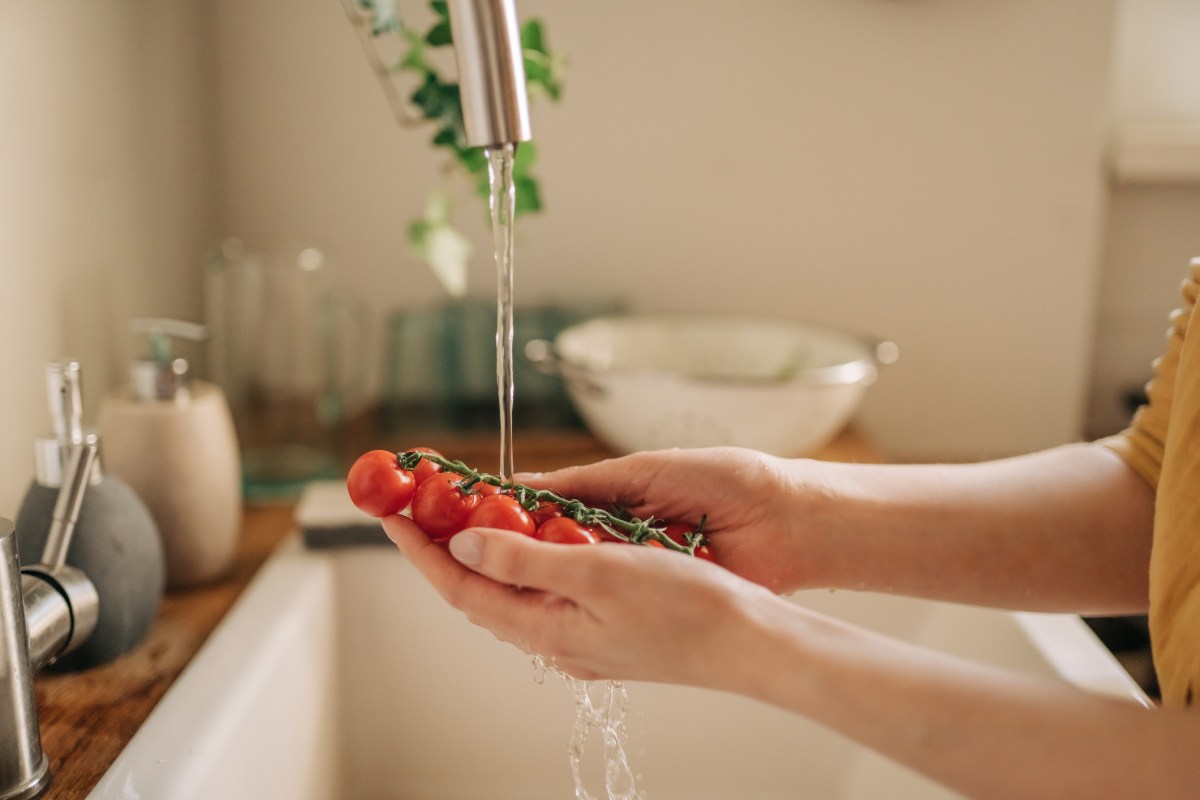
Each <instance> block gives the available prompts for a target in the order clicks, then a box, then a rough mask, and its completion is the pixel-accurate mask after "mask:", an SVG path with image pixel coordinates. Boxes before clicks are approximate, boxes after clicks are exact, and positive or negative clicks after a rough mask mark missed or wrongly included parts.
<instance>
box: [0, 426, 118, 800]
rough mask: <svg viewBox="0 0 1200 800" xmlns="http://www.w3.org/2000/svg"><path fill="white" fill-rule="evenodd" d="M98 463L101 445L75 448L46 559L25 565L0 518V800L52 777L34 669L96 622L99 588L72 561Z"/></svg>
mask: <svg viewBox="0 0 1200 800" xmlns="http://www.w3.org/2000/svg"><path fill="white" fill-rule="evenodd" d="M95 462H96V445H95V444H94V443H87V444H84V445H80V446H78V447H76V448H74V450H73V451H72V453H71V457H70V459H69V461H68V463H67V468H66V472H65V473H64V476H63V483H62V488H61V489H60V490H59V493H58V501H57V503H56V505H55V508H54V519H53V522H52V526H51V529H50V535H49V537H48V538H47V540H46V547H45V550H44V552H43V553H42V560H41V561H40V562H39V563H37V564H33V565H30V566H28V567H25V568H24V569H22V568H20V567H19V566H18V562H17V535H16V527H15V526H14V524H13V523H12V522H11V521H9V520H7V519H0V603H2V606H0V682H2V683H3V693H4V702H3V703H0V800H27V798H31V797H35V796H37V795H38V794H39V793H40V792H42V791H43V790H44V789H45V788H46V786H47V784H48V783H49V781H50V771H49V765H48V763H47V761H46V756H45V754H44V753H43V752H42V745H41V733H40V731H39V729H38V721H37V706H36V703H35V701H34V693H33V674H34V673H35V672H37V670H39V669H40V668H42V667H44V666H46V665H47V664H49V663H51V662H52V661H54V660H55V659H57V658H59V657H60V656H63V655H65V654H67V653H69V652H71V651H72V650H74V649H76V648H77V647H79V646H80V645H81V644H82V643H83V642H85V641H86V640H87V638H88V636H90V635H91V633H92V631H93V630H94V629H95V627H96V621H97V619H98V616H99V606H100V602H99V598H98V596H97V594H96V587H95V586H93V585H92V582H91V581H90V580H88V577H87V576H86V575H85V574H84V573H83V572H81V571H79V570H77V569H75V568H73V567H70V566H68V565H67V564H66V557H67V548H68V547H69V546H70V543H71V536H72V534H73V533H74V529H75V523H76V521H77V520H78V518H79V508H80V506H81V505H82V504H83V497H84V493H85V492H86V491H87V486H88V481H89V480H90V478H91V473H92V467H93V465H94V464H95Z"/></svg>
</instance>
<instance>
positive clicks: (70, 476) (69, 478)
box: [42, 442, 96, 572]
mask: <svg viewBox="0 0 1200 800" xmlns="http://www.w3.org/2000/svg"><path fill="white" fill-rule="evenodd" d="M95 464H96V443H95V442H88V443H87V444H83V445H80V446H78V447H74V448H72V449H71V453H70V455H69V456H68V460H67V469H66V472H65V473H63V482H62V486H61V487H60V488H59V490H58V498H57V499H56V500H55V501H54V518H53V519H52V520H51V522H50V533H49V534H48V535H47V536H46V547H45V549H44V550H43V551H42V564H43V565H44V566H45V567H46V568H48V569H49V570H50V571H51V572H54V571H56V570H59V569H62V567H63V565H64V564H66V563H67V548H69V547H70V546H71V535H72V534H73V533H74V532H75V523H76V522H78V521H79V509H80V508H81V507H82V506H83V497H84V494H85V493H86V492H87V487H88V483H89V482H90V480H91V476H92V467H93V466H95Z"/></svg>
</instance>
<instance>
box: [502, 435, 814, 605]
mask: <svg viewBox="0 0 1200 800" xmlns="http://www.w3.org/2000/svg"><path fill="white" fill-rule="evenodd" d="M794 463H795V462H789V461H786V460H784V459H780V458H775V457H773V456H768V455H765V454H763V453H759V452H756V451H753V450H746V449H741V448H733V447H718V448H708V449H692V450H660V451H654V452H645V453H634V454H633V455H628V456H623V457H621V458H614V459H609V460H607V461H601V462H598V463H596V464H590V465H586V466H579V467H568V468H566V469H561V470H557V471H555V472H548V473H536V474H523V475H518V476H517V480H518V481H519V482H521V483H525V484H528V485H530V486H533V487H535V488H539V489H552V490H553V491H555V492H557V493H559V494H561V495H563V496H565V497H570V498H576V499H579V500H582V501H583V502H585V503H587V504H588V505H591V506H596V507H600V508H607V507H611V506H620V507H622V508H624V509H625V510H626V511H628V512H629V513H630V514H632V515H634V516H636V517H639V518H642V519H646V518H649V517H655V518H658V519H663V520H671V521H680V522H687V523H690V524H697V523H699V522H700V518H701V516H702V515H706V517H707V519H706V521H705V527H704V534H705V536H706V537H707V538H708V540H709V549H710V550H711V551H712V554H713V556H714V557H715V558H716V560H717V562H718V563H719V564H721V565H722V566H723V567H725V568H727V569H729V570H730V571H732V572H734V573H736V574H738V575H741V576H742V577H744V578H746V579H748V580H751V581H753V582H755V583H758V584H761V585H763V586H765V587H767V588H768V589H771V590H772V591H774V592H787V591H791V590H794V589H796V588H799V587H800V586H802V585H805V577H804V576H805V572H806V559H805V553H804V552H803V548H802V547H801V541H800V540H801V538H802V537H801V536H800V532H801V526H800V524H799V522H800V521H799V520H798V519H797V513H796V508H797V506H798V505H799V503H800V501H801V497H800V493H798V492H797V491H796V486H795V483H796V478H795V476H794V474H793V465H794Z"/></svg>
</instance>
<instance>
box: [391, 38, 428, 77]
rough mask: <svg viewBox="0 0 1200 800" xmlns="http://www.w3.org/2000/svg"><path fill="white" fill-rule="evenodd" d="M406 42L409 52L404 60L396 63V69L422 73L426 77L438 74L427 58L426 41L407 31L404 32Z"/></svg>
mask: <svg viewBox="0 0 1200 800" xmlns="http://www.w3.org/2000/svg"><path fill="white" fill-rule="evenodd" d="M402 35H403V36H404V40H405V41H406V42H408V52H407V53H405V54H404V58H402V59H400V61H399V62H397V63H396V66H395V69H396V70H397V71H399V72H420V73H424V74H426V75H429V74H436V73H437V70H435V69H434V68H433V65H432V64H430V63H429V60H428V59H427V58H426V57H425V40H424V39H422V38H421V37H420V36H418V35H417V34H415V33H413V32H412V31H409V30H405V31H403V32H402Z"/></svg>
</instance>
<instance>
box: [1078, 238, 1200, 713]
mask: <svg viewBox="0 0 1200 800" xmlns="http://www.w3.org/2000/svg"><path fill="white" fill-rule="evenodd" d="M1182 294H1183V307H1182V308H1181V309H1179V310H1178V311H1176V312H1174V313H1173V314H1172V315H1171V325H1170V328H1169V329H1168V331H1167V347H1166V351H1165V352H1164V354H1163V356H1162V357H1161V358H1159V359H1158V360H1156V361H1155V364H1154V368H1155V371H1154V377H1153V379H1151V381H1150V383H1149V384H1148V386H1147V394H1148V398H1149V399H1148V402H1147V403H1146V405H1144V406H1142V408H1140V409H1139V410H1138V412H1137V413H1136V414H1135V415H1134V418H1133V420H1132V422H1131V424H1130V426H1129V428H1127V429H1126V430H1125V431H1123V432H1121V433H1120V434H1117V435H1116V436H1111V437H1108V438H1107V439H1102V440H1100V444H1101V445H1103V446H1105V447H1108V448H1111V449H1112V450H1114V451H1116V452H1117V453H1118V454H1119V455H1120V456H1121V457H1122V458H1124V459H1125V461H1126V462H1127V463H1128V464H1129V465H1130V466H1131V467H1132V468H1133V469H1134V470H1135V471H1136V472H1137V473H1138V474H1139V475H1141V476H1142V477H1143V478H1144V479H1145V480H1146V481H1147V482H1148V483H1149V484H1150V485H1151V486H1153V487H1154V489H1155V511H1154V546H1153V550H1152V553H1151V556H1150V638H1151V645H1152V648H1153V651H1154V666H1155V669H1156V670H1157V672H1158V679H1159V684H1160V686H1161V688H1162V696H1163V702H1164V703H1166V704H1169V705H1198V706H1200V322H1197V321H1195V320H1193V316H1194V314H1195V313H1196V299H1197V297H1198V296H1200V259H1193V260H1192V263H1191V270H1190V274H1189V276H1188V279H1187V280H1186V281H1184V283H1183V289H1182ZM1189 326H1191V327H1193V328H1196V331H1197V332H1196V333H1195V335H1194V336H1193V340H1192V341H1190V342H1189V341H1188V329H1189Z"/></svg>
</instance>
